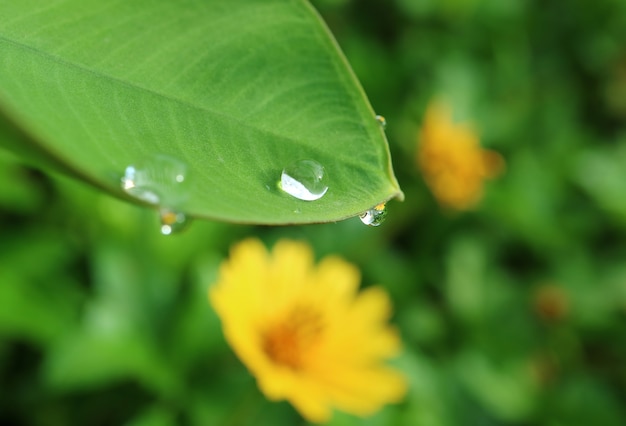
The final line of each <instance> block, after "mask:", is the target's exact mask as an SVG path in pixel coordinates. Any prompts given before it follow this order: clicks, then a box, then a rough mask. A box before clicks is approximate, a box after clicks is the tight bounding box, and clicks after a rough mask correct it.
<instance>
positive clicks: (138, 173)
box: [121, 155, 187, 205]
mask: <svg viewBox="0 0 626 426" xmlns="http://www.w3.org/2000/svg"><path fill="white" fill-rule="evenodd" d="M186 175H187V165H186V164H185V163H184V162H182V161H180V160H178V159H176V158H173V157H170V156H167V155H155V156H152V157H150V158H147V159H145V160H143V161H137V162H136V163H134V164H131V165H129V166H128V167H126V170H124V176H122V180H121V185H122V189H123V190H124V191H126V193H127V194H128V195H131V196H133V197H135V198H137V199H139V200H142V201H145V202H147V203H150V204H165V205H173V204H176V203H180V202H181V201H182V200H183V198H184V197H185V192H184V186H185V185H184V184H185V183H186V180H187V179H186Z"/></svg>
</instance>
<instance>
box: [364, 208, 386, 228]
mask: <svg viewBox="0 0 626 426" xmlns="http://www.w3.org/2000/svg"><path fill="white" fill-rule="evenodd" d="M386 217H387V206H386V205H385V203H380V204H378V205H377V206H374V207H372V208H371V209H369V210H368V211H366V212H365V213H363V214H362V215H361V216H360V218H361V222H363V223H364V224H366V225H369V226H379V225H380V224H381V223H383V222H384V221H385V218H386Z"/></svg>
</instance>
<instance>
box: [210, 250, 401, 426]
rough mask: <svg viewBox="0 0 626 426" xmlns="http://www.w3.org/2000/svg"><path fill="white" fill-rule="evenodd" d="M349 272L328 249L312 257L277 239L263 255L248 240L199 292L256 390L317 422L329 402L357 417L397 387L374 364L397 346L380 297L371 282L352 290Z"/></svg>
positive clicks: (397, 392)
mask: <svg viewBox="0 0 626 426" xmlns="http://www.w3.org/2000/svg"><path fill="white" fill-rule="evenodd" d="M359 281H360V274H359V271H358V269H357V268H355V267H354V266H353V265H351V264H349V263H347V262H345V261H344V260H342V259H340V258H338V257H334V256H329V257H327V258H325V259H323V260H322V261H321V262H320V263H319V264H318V265H317V266H315V264H314V261H313V253H312V252H311V249H310V248H309V246H308V245H306V244H304V243H299V242H293V241H285V240H282V241H280V242H278V243H277V244H276V245H275V247H274V249H273V251H272V253H271V254H270V253H268V252H267V250H266V249H265V247H264V246H263V244H262V243H261V242H259V241H258V240H255V239H248V240H245V241H243V242H241V243H239V244H238V245H236V246H235V247H234V248H233V249H232V250H231V256H230V259H229V260H228V261H226V262H224V263H223V264H222V266H221V269H220V276H219V280H218V282H217V283H216V284H215V285H214V286H212V287H211V288H210V290H209V299H210V302H211V304H212V305H213V307H214V309H215V310H216V312H217V314H218V315H219V317H220V318H221V320H222V326H223V329H224V335H225V336H226V339H227V341H228V342H229V344H230V345H231V347H232V348H233V350H234V351H235V352H236V354H237V355H238V357H239V358H240V359H241V361H242V362H243V363H244V364H245V365H246V367H247V368H248V369H249V370H250V371H251V373H252V374H253V375H254V376H255V377H256V379H257V383H258V385H259V387H260V389H261V391H262V392H263V393H264V394H265V395H266V396H267V397H268V398H269V399H271V400H288V401H289V402H290V403H291V404H292V405H293V406H294V407H295V408H296V409H297V410H298V411H299V412H300V413H301V414H302V416H304V417H305V418H306V419H308V420H309V421H312V422H316V423H323V422H325V421H327V420H329V419H330V416H331V411H332V408H333V407H336V408H338V409H340V410H343V411H345V412H349V413H352V414H356V415H361V416H365V415H368V414H371V413H373V412H375V411H376V410H378V409H379V408H381V406H383V405H384V404H386V403H390V402H398V401H400V400H401V399H402V397H403V396H404V394H405V392H406V384H405V380H404V378H403V376H402V375H401V374H400V373H398V372H397V371H395V370H393V369H391V368H389V367H387V366H385V365H384V363H383V361H384V360H385V359H387V358H390V357H393V356H394V355H396V354H397V352H398V351H399V346H400V341H399V338H398V335H397V334H396V332H395V330H394V329H392V328H391V327H390V326H389V325H388V324H387V323H386V321H387V320H388V318H389V316H390V314H391V304H390V301H389V298H388V297H387V294H386V293H385V292H384V291H383V290H382V289H381V288H378V287H370V288H368V289H366V290H364V291H362V292H361V293H360V294H358V286H359Z"/></svg>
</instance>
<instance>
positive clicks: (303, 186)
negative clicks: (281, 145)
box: [278, 160, 328, 201]
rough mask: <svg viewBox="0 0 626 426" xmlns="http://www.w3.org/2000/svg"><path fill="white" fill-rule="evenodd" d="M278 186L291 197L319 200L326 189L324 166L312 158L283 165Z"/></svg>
mask: <svg viewBox="0 0 626 426" xmlns="http://www.w3.org/2000/svg"><path fill="white" fill-rule="evenodd" d="M278 187H279V188H280V189H281V190H282V191H284V192H286V193H287V194H289V195H291V196H292V197H295V198H297V199H299V200H304V201H315V200H319V199H320V198H322V197H323V196H324V194H326V191H328V185H327V184H326V179H325V175H324V167H323V166H322V165H321V164H320V163H318V162H317V161H313V160H299V161H296V162H295V163H293V164H291V165H289V166H287V167H285V168H284V169H283V172H282V174H281V175H280V182H279V183H278Z"/></svg>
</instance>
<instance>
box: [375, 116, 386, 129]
mask: <svg viewBox="0 0 626 426" xmlns="http://www.w3.org/2000/svg"><path fill="white" fill-rule="evenodd" d="M376 121H378V124H380V127H382V129H383V130H385V129H386V128H387V120H385V117H383V116H382V115H377V116H376Z"/></svg>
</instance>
